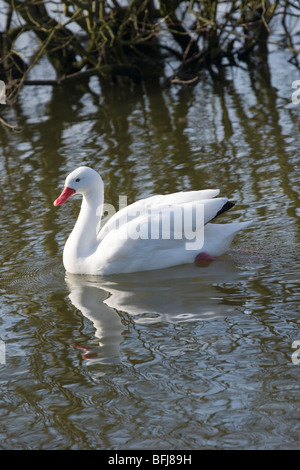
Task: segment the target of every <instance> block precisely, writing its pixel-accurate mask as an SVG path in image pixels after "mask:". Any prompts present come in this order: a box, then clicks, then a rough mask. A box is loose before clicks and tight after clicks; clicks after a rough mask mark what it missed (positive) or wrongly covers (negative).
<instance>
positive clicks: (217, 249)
mask: <svg viewBox="0 0 300 470" xmlns="http://www.w3.org/2000/svg"><path fill="white" fill-rule="evenodd" d="M75 193H79V194H82V196H83V200H82V205H81V210H80V214H79V216H78V219H77V222H76V224H75V227H74V229H73V231H72V233H71V235H70V236H69V238H68V240H67V242H66V244H65V248H64V253H63V262H64V266H65V269H66V271H68V272H69V273H72V274H94V275H103V274H113V273H130V272H139V271H149V270H153V269H161V268H168V267H171V266H176V265H181V264H186V263H192V262H193V261H194V259H195V257H196V255H198V254H199V253H203V254H204V253H205V254H208V255H209V257H215V256H220V255H222V254H223V253H225V252H226V251H227V249H228V248H229V246H230V243H231V241H232V240H233V238H234V236H235V234H236V233H237V232H239V231H240V230H243V229H244V228H246V227H248V225H249V224H250V222H244V223H231V224H222V225H220V224H214V223H209V222H210V221H211V220H212V219H214V218H215V217H216V216H217V215H219V214H221V213H222V212H224V211H225V210H227V209H229V208H230V207H232V206H233V204H232V203H230V202H228V200H227V198H215V196H217V195H218V194H219V190H209V189H208V190H202V191H188V192H178V193H174V194H168V195H166V196H161V195H158V196H152V197H149V198H146V199H142V200H140V201H138V202H135V203H134V204H131V205H129V206H127V207H125V208H123V209H121V210H120V211H119V212H117V213H115V214H114V215H113V216H112V217H111V218H110V219H109V221H108V222H107V223H106V224H105V225H104V226H103V227H102V228H101V230H99V227H100V222H101V216H102V213H103V204H104V187H103V181H102V179H101V177H100V175H99V174H98V173H97V172H96V171H94V170H92V169H91V168H88V167H79V168H77V169H76V170H74V171H73V172H72V173H71V174H70V175H69V176H68V177H67V178H66V181H65V189H64V190H63V192H62V194H61V195H60V196H59V197H58V198H57V199H56V201H55V202H54V205H55V206H57V205H60V204H63V203H64V202H65V201H66V200H67V199H68V198H69V197H70V196H71V195H72V194H75ZM213 198H215V199H213ZM199 208H200V209H199ZM201 208H202V209H203V208H204V217H202V212H201V210H202V209H201ZM170 214H171V215H170ZM174 214H175V215H174ZM181 215H182V218H181ZM175 219H176V220H175ZM188 223H189V226H190V231H189V232H187V230H186V227H187V225H188ZM185 224H186V225H185ZM162 227H164V231H162ZM191 231H192V232H191ZM201 234H202V235H203V236H204V239H203V241H204V243H202V238H201ZM192 235H194V245H193V240H192V238H191V236H192Z"/></svg>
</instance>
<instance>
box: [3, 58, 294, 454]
mask: <svg viewBox="0 0 300 470" xmlns="http://www.w3.org/2000/svg"><path fill="white" fill-rule="evenodd" d="M283 63H284V64H286V62H285V58H284V57H283V55H282V54H281V53H277V54H274V53H273V54H271V55H270V57H269V63H264V64H260V65H259V66H258V67H254V68H253V69H252V70H250V71H246V70H241V69H229V68H228V69H226V70H225V71H224V77H223V78H222V79H221V80H218V81H215V82H212V80H211V78H209V77H205V78H203V81H201V82H200V83H199V84H198V85H197V86H196V87H194V88H173V89H168V88H166V89H162V88H160V87H158V86H157V84H156V83H153V84H151V85H149V84H148V85H147V86H141V87H140V88H135V89H132V90H131V89H130V88H127V89H126V90H120V89H114V88H110V87H108V88H107V89H103V90H101V89H100V86H99V83H98V81H97V79H95V78H93V79H91V80H90V81H89V82H86V83H82V84H78V86H76V87H75V86H74V87H70V86H69V85H68V87H65V88H54V89H52V88H50V87H45V88H42V87H40V88H37V87H30V88H29V87H28V88H24V90H23V91H22V93H21V96H20V100H19V103H18V104H17V105H16V106H15V107H14V108H12V109H11V110H7V111H6V114H5V118H6V119H7V120H9V121H10V122H12V123H15V122H17V123H18V124H19V125H21V127H22V131H21V132H20V133H12V132H11V131H7V130H4V129H3V128H2V129H0V133H1V142H2V146H1V159H0V165H1V174H0V178H1V186H0V192H1V203H0V204H1V277H0V288H1V294H2V301H1V318H0V340H1V342H0V347H1V349H0V352H1V356H0V358H1V363H0V381H1V401H0V416H1V417H0V423H1V425H0V447H1V448H2V449H246V448H250V449H280V448H289V449H295V448H298V447H299V439H300V424H299V423H300V421H299V418H300V412H299V404H300V393H299V374H300V364H297V359H298V357H299V358H300V353H299V356H298V355H297V350H296V349H295V348H294V349H293V348H292V344H293V342H294V341H296V340H300V328H299V313H300V309H299V300H300V299H299V274H300V272H299V148H300V132H299V130H300V126H299V117H300V104H299V105H293V104H292V103H291V93H292V91H293V90H292V88H291V84H292V81H293V80H296V79H299V78H300V77H299V75H298V74H297V69H295V68H293V67H292V66H291V65H289V64H288V63H287V64H286V67H284V68H283V66H282V64H283ZM83 163H84V164H88V165H91V166H93V168H95V169H97V170H98V171H99V172H100V173H101V174H102V177H103V179H104V182H105V194H106V201H107V202H108V203H109V204H112V205H114V206H115V207H116V209H118V198H119V196H120V195H126V196H127V197H128V202H132V201H134V200H136V199H138V198H141V197H144V196H147V195H152V194H157V193H163V194H165V193H168V192H173V191H177V190H189V189H201V188H220V190H221V194H222V195H224V196H228V197H230V198H232V199H233V200H235V201H236V206H235V207H234V208H233V209H232V210H231V211H230V213H227V214H226V215H224V216H222V219H223V222H230V221H233V220H234V221H242V220H253V225H252V226H251V228H249V229H248V230H247V231H245V232H243V233H241V234H240V235H239V236H238V237H237V238H236V240H235V242H234V244H233V245H232V250H230V252H229V253H228V254H226V255H224V256H223V257H221V258H220V259H218V260H217V261H215V262H213V263H212V264H210V265H209V266H208V267H198V266H194V265H192V266H181V267H175V268H172V269H167V270H160V271H153V272H147V273H142V274H141V273H139V274H138V275H136V274H130V275H124V276H121V275H117V276H108V277H99V278H97V277H93V276H89V277H88V276H70V275H66V273H65V272H64V268H63V265H62V251H63V246H64V242H65V239H66V237H67V236H68V234H69V232H70V231H71V229H72V227H73V224H74V222H75V220H76V217H77V214H78V210H79V204H80V201H79V199H78V198H77V197H75V198H73V199H71V200H69V201H68V203H67V204H66V205H64V206H62V207H59V208H55V207H54V206H53V200H54V199H55V198H56V197H57V196H58V195H59V193H60V191H61V189H62V187H63V183H64V179H65V177H66V175H67V174H68V173H69V172H70V171H71V170H73V169H74V168H75V167H76V166H78V165H81V164H83ZM293 353H295V354H294V357H292V354H293Z"/></svg>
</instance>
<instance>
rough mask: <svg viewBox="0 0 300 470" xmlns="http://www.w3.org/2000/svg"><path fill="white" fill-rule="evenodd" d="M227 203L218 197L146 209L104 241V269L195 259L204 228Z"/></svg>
mask: <svg viewBox="0 0 300 470" xmlns="http://www.w3.org/2000/svg"><path fill="white" fill-rule="evenodd" d="M226 203H227V199H226V198H217V199H206V200H202V201H199V202H197V203H195V202H194V201H193V202H188V203H185V204H182V205H176V206H175V205H172V206H164V207H161V206H160V209H152V210H151V211H149V210H147V209H146V208H144V212H143V213H142V214H141V215H139V216H136V217H135V218H133V219H132V220H128V221H127V223H123V224H121V225H120V226H119V227H115V228H114V229H111V230H110V231H109V232H108V233H107V234H106V235H105V237H104V238H103V239H102V240H101V242H100V245H99V250H100V252H101V266H102V267H101V269H103V266H106V268H105V269H108V266H110V267H113V265H114V264H117V265H118V266H120V263H121V264H122V263H123V262H124V266H122V272H130V270H131V271H132V269H133V270H136V271H138V270H145V269H154V267H152V266H155V267H156V269H158V268H159V267H160V264H161V263H162V266H174V265H176V264H181V263H185V262H190V261H192V259H193V256H195V252H199V251H201V249H202V248H203V244H204V242H205V240H204V233H205V232H204V227H205V226H206V224H207V223H208V222H209V221H210V220H212V219H213V218H214V217H215V216H216V214H217V213H218V212H219V211H220V210H221V209H222V207H223V206H224V205H225V204H226ZM99 256H100V255H99ZM166 258H167V259H166ZM166 263H167V264H166ZM118 269H119V267H118ZM127 270H128V271H127ZM112 272H113V271H112Z"/></svg>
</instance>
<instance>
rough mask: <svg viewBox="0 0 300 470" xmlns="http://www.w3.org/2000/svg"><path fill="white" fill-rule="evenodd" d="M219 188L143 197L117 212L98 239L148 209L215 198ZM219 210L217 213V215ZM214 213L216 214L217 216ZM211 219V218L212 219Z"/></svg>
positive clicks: (152, 209) (161, 208) (159, 208)
mask: <svg viewBox="0 0 300 470" xmlns="http://www.w3.org/2000/svg"><path fill="white" fill-rule="evenodd" d="M219 192H220V191H219V189H203V190H200V191H186V192H184V191H182V192H177V193H173V194H167V195H165V196H163V195H155V196H151V197H149V198H145V199H141V200H140V201H137V202H134V203H133V204H130V205H128V206H126V207H124V208H123V209H121V210H120V211H118V212H117V213H115V214H114V215H113V216H112V217H111V218H110V219H109V220H108V221H107V222H106V224H105V225H104V226H103V227H102V228H101V230H100V232H99V235H98V240H103V238H104V237H105V236H106V235H107V234H108V233H109V232H110V231H111V230H112V229H114V230H116V228H120V227H121V226H122V225H124V224H126V223H128V222H129V221H131V220H133V219H135V218H137V217H140V216H141V215H144V214H145V212H146V211H154V210H161V211H163V210H164V209H165V208H166V207H168V206H170V205H172V206H178V205H183V204H186V203H196V202H203V203H204V201H207V200H209V199H212V198H214V197H215V196H217V195H218V194H219ZM216 214H217V212H216V213H215V215H216ZM215 215H214V216H215ZM210 220H211V219H210Z"/></svg>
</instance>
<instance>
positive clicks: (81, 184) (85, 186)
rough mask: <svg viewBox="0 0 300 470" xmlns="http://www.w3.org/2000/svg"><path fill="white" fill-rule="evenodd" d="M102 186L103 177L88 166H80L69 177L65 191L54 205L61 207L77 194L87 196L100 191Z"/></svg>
mask: <svg viewBox="0 0 300 470" xmlns="http://www.w3.org/2000/svg"><path fill="white" fill-rule="evenodd" d="M102 184H103V183H102V179H101V176H100V175H99V173H97V171H95V170H92V168H89V167H87V166H80V167H79V168H76V170H74V171H72V173H70V174H69V176H67V178H66V181H65V187H64V190H63V192H62V193H61V195H60V196H59V197H58V198H57V199H56V200H55V201H54V202H53V204H54V205H55V206H59V205H60V204H63V203H64V202H66V200H67V199H69V197H70V196H72V195H73V194H75V193H76V194H82V195H83V196H87V195H88V194H89V193H90V192H91V191H93V190H95V189H96V190H98V191H99V186H100V187H101V186H102Z"/></svg>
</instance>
